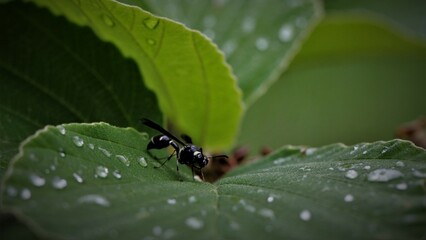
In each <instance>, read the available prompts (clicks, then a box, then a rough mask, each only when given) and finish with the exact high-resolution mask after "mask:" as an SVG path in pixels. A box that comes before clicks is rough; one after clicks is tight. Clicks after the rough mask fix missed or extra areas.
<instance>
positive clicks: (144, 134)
mask: <svg viewBox="0 0 426 240" xmlns="http://www.w3.org/2000/svg"><path fill="white" fill-rule="evenodd" d="M141 136H142V139H143V140H148V139H149V134H148V133H146V132H141Z"/></svg>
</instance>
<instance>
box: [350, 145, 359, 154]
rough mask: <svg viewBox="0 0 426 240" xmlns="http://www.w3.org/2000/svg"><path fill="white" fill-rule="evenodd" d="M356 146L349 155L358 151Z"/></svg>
mask: <svg viewBox="0 0 426 240" xmlns="http://www.w3.org/2000/svg"><path fill="white" fill-rule="evenodd" d="M358 148H359V147H358V146H354V149H353V150H352V151H351V152H350V153H349V154H354V153H355V152H356V151H357V150H358Z"/></svg>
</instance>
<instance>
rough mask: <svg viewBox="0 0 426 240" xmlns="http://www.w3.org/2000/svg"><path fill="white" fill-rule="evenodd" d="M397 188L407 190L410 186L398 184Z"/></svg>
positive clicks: (403, 183)
mask: <svg viewBox="0 0 426 240" xmlns="http://www.w3.org/2000/svg"><path fill="white" fill-rule="evenodd" d="M395 187H396V189H398V190H407V188H408V185H407V183H405V182H402V183H398V184H397V185H396V186H395Z"/></svg>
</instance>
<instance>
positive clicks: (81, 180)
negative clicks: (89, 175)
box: [72, 173, 83, 183]
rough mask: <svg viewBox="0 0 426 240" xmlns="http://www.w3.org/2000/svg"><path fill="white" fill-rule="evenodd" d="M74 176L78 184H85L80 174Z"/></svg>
mask: <svg viewBox="0 0 426 240" xmlns="http://www.w3.org/2000/svg"><path fill="white" fill-rule="evenodd" d="M72 176H73V177H74V179H75V181H77V182H78V183H83V178H82V177H81V176H80V175H79V174H78V173H73V174H72Z"/></svg>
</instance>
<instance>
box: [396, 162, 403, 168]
mask: <svg viewBox="0 0 426 240" xmlns="http://www.w3.org/2000/svg"><path fill="white" fill-rule="evenodd" d="M395 165H396V166H397V167H405V163H404V162H403V161H397V162H396V163H395Z"/></svg>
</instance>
